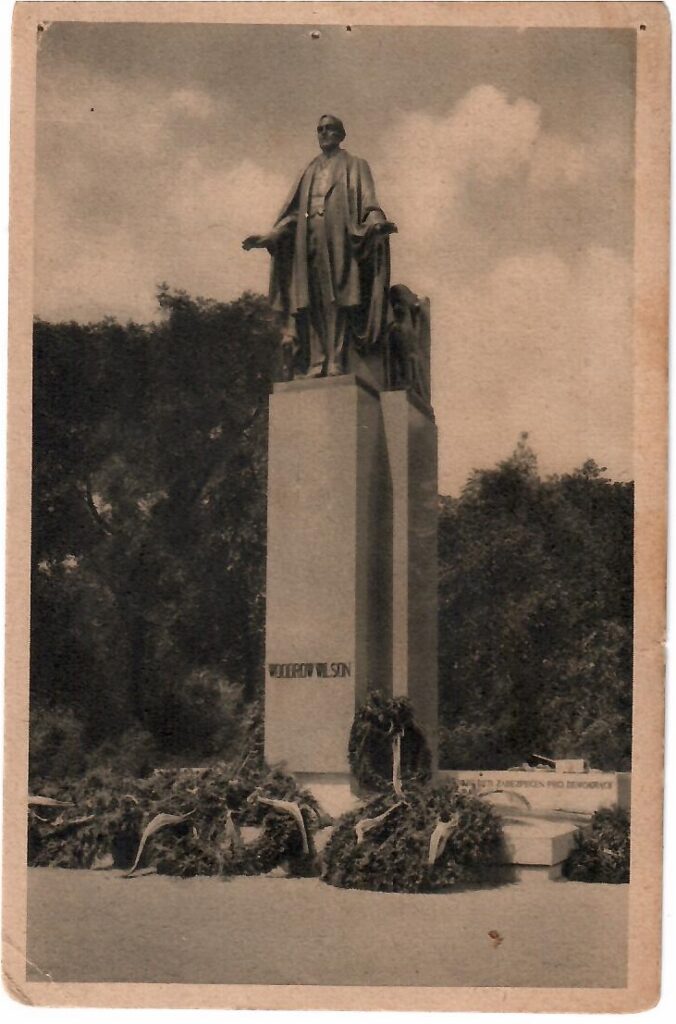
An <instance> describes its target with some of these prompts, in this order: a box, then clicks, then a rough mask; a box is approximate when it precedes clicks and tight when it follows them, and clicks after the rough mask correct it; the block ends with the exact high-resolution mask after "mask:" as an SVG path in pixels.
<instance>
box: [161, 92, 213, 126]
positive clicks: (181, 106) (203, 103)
mask: <svg viewBox="0 0 676 1024" xmlns="http://www.w3.org/2000/svg"><path fill="white" fill-rule="evenodd" d="M168 107H169V109H170V110H177V111H179V112H180V113H181V114H188V115H189V116H190V117H197V118H200V119H203V118H206V117H209V116H210V115H211V114H213V113H214V110H215V109H216V104H215V103H214V101H213V100H212V99H211V97H210V96H209V94H208V93H206V92H204V90H202V89H174V91H173V92H171V93H170V94H169V101H168Z"/></svg>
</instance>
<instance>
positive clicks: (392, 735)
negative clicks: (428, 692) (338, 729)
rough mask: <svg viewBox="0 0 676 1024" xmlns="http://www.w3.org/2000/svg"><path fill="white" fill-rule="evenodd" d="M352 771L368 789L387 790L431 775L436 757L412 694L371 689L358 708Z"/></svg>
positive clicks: (352, 742) (350, 748)
mask: <svg viewBox="0 0 676 1024" xmlns="http://www.w3.org/2000/svg"><path fill="white" fill-rule="evenodd" d="M348 758H349V761H350V768H351V770H352V774H353V775H354V777H355V779H356V780H357V782H358V784H359V785H360V786H361V787H362V788H363V789H365V790H370V791H372V792H376V793H378V792H383V791H384V790H387V789H389V788H390V787H392V786H394V790H395V795H396V794H397V791H399V793H400V787H401V785H402V784H403V785H408V786H411V785H417V784H421V783H425V782H428V781H429V779H430V778H431V765H432V758H431V754H430V749H429V747H428V745H427V741H426V740H425V737H424V735H423V733H422V730H421V729H420V728H419V726H418V725H417V724H416V721H415V718H414V715H413V707H412V705H411V702H410V700H409V699H408V697H389V698H388V697H385V696H384V695H383V694H382V693H380V692H379V691H378V690H374V691H373V692H371V693H370V694H369V695H368V697H367V699H366V701H365V702H364V703H363V704H362V706H361V707H360V708H359V709H358V710H357V713H356V714H355V717H354V722H353V724H352V729H351V731H350V739H349V743H348Z"/></svg>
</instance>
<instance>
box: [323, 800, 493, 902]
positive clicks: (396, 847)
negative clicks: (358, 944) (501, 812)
mask: <svg viewBox="0 0 676 1024" xmlns="http://www.w3.org/2000/svg"><path fill="white" fill-rule="evenodd" d="M388 812H389V813H388ZM365 819H367V823H368V819H380V820H379V822H378V823H377V824H375V825H374V827H372V828H371V829H369V830H368V831H365V832H364V834H363V839H362V841H361V842H359V841H358V836H357V830H356V829H357V826H359V825H360V823H361V824H362V827H363V825H364V821H365ZM440 823H442V825H443V824H449V825H450V828H449V829H448V835H447V839H446V842H445V847H444V848H443V851H442V852H440V854H439V856H438V859H437V860H436V863H434V864H433V865H430V864H429V863H428V860H429V853H430V842H431V839H432V835H433V833H434V831H435V829H436V828H437V826H438V825H439V824H440ZM501 838H502V826H501V823H500V819H499V817H498V816H497V814H496V813H495V812H494V811H493V809H492V808H491V807H490V806H489V805H488V804H486V803H485V802H484V801H482V800H480V799H478V798H476V797H473V796H471V795H469V794H467V793H463V792H461V791H459V789H458V787H457V785H455V784H449V785H446V786H439V787H434V788H430V787H420V788H417V789H411V790H409V791H407V793H406V799H405V801H401V800H398V799H397V797H396V796H395V795H394V794H392V793H389V794H386V795H383V796H379V797H377V798H376V799H375V800H373V801H371V803H369V804H368V805H367V806H366V807H365V808H363V809H360V810H358V811H353V812H350V813H349V814H347V815H344V816H343V817H342V818H341V819H340V821H339V822H338V825H337V827H336V831H335V832H334V834H333V836H332V837H331V839H330V840H329V843H328V845H327V847H326V850H325V852H324V866H323V874H322V877H323V878H324V880H325V881H326V882H329V884H331V885H337V886H341V887H344V888H352V889H373V890H378V891H383V892H421V891H432V890H439V889H445V888H447V887H449V886H452V885H455V884H457V883H459V882H480V881H485V880H486V878H487V877H488V874H489V872H490V865H492V864H494V863H495V862H496V860H497V859H498V854H499V851H500V844H501Z"/></svg>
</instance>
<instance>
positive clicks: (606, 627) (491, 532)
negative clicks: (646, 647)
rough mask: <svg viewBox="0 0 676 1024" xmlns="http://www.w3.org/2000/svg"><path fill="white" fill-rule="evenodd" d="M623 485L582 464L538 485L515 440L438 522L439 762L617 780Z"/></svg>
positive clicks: (623, 646) (622, 694) (627, 608)
mask: <svg viewBox="0 0 676 1024" xmlns="http://www.w3.org/2000/svg"><path fill="white" fill-rule="evenodd" d="M632 538H633V488H632V485H631V484H628V483H613V482H611V481H610V480H608V479H606V478H605V477H604V476H603V475H602V471H601V470H600V469H599V468H598V467H597V466H596V465H595V464H594V463H593V462H588V463H586V464H585V465H584V466H583V467H582V468H581V469H580V470H578V471H577V472H575V473H572V474H569V475H565V476H560V477H551V478H549V479H546V480H543V479H541V478H540V476H539V475H538V472H537V465H536V461H535V456H534V454H533V452H532V451H531V450H530V449H529V448H528V446H527V443H526V438H525V436H524V437H522V439H521V441H520V443H519V445H518V446H517V449H516V451H515V452H514V454H513V456H512V457H511V458H510V459H508V460H506V461H505V462H503V463H501V464H500V465H499V466H497V467H496V468H495V469H493V470H484V471H482V472H477V473H475V474H474V475H473V476H472V477H471V478H470V480H469V482H468V483H467V485H466V487H465V489H464V491H463V493H462V494H461V496H460V497H459V498H457V499H451V498H444V499H442V507H441V517H440V523H439V547H440V585H439V602H440V605H439V621H440V631H439V675H440V684H439V696H440V702H441V707H440V717H441V722H442V723H443V725H444V727H445V728H444V731H443V732H442V737H441V739H442V746H441V754H440V760H441V763H442V764H443V765H444V766H445V767H448V768H486V767H491V768H508V767H512V766H513V765H515V764H519V763H521V762H522V761H524V760H525V759H526V758H527V757H528V756H529V755H530V754H532V753H539V754H545V755H547V756H550V757H584V758H586V759H587V760H588V761H589V762H590V763H591V765H592V766H593V767H595V768H604V769H608V770H627V769H629V768H630V757H631V693H632V689H631V687H632V587H633V579H632V571H633V548H632Z"/></svg>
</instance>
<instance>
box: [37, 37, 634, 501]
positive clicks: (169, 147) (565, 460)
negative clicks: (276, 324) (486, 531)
mask: <svg viewBox="0 0 676 1024" xmlns="http://www.w3.org/2000/svg"><path fill="white" fill-rule="evenodd" d="M317 31H319V38H313V35H312V33H313V32H315V33H316V32H317ZM634 70H635V62H634V35H633V33H632V32H629V31H624V30H606V29H545V30H525V31H523V30H517V29H483V28H460V27H455V28H453V27H449V28H440V27H438V26H437V27H434V28H431V27H396V28H395V27H383V26H373V27H364V26H352V27H351V29H350V30H349V31H348V29H347V26H337V25H336V26H328V27H322V26H315V25H308V26H268V25H214V24H210V25H197V24H193V25H190V24H186V25H158V24H155V25H150V24H149V25H138V24H137V25H124V24H87V23H53V24H52V25H51V26H50V27H49V29H48V31H47V32H44V33H42V38H41V43H40V51H39V55H38V79H37V85H38V92H37V111H36V113H37V131H36V161H37V184H36V206H35V225H36V232H35V312H36V314H37V315H39V316H41V317H44V318H46V319H53V320H54V319H71V318H73V319H79V320H97V319H101V318H102V317H104V316H116V317H117V318H118V319H120V320H126V319H128V318H133V319H135V320H140V321H143V322H146V321H149V320H152V319H158V318H159V315H160V314H159V311H158V310H157V306H156V300H155V294H156V288H157V285H158V284H159V283H160V282H168V283H169V285H171V286H172V287H175V288H182V289H185V290H186V291H188V292H190V293H191V294H194V295H202V296H208V297H210V298H214V299H217V300H220V301H227V300H229V299H233V298H236V297H237V296H238V295H240V294H241V293H242V291H244V290H245V289H250V290H253V291H258V292H266V290H267V280H268V262H269V261H268V257H267V254H266V253H265V252H264V251H263V252H261V251H254V252H249V253H244V252H243V251H242V249H241V247H240V243H241V240H242V239H243V238H244V237H245V236H246V235H248V234H251V233H257V232H262V231H265V230H267V229H268V228H269V227H270V226H271V224H272V222H273V220H274V218H275V216H276V214H277V212H278V210H279V208H280V207H281V205H282V202H283V200H284V199H285V197H286V195H287V193H288V191H289V188H290V186H291V184H292V183H293V180H294V178H295V176H296V175H297V174H298V172H299V171H300V170H302V168H303V167H304V166H306V164H307V163H308V162H309V160H310V159H311V158H312V157H313V156H314V155H315V152H316V151H317V149H316V134H315V126H316V122H317V119H318V117H319V116H320V115H321V114H323V113H334V114H337V115H338V116H339V117H341V118H342V119H343V121H344V122H345V126H346V129H347V138H346V140H345V143H344V146H345V148H346V149H348V150H349V151H350V152H352V153H354V154H356V155H358V156H361V157H364V158H365V159H366V160H367V161H368V162H369V164H370V166H371V169H372V171H373V174H374V178H375V182H376V188H377V191H378V197H379V200H380V203H381V205H382V206H383V208H384V210H385V212H386V214H387V216H388V217H389V218H390V219H392V220H394V221H395V222H396V223H397V225H398V227H399V233H398V234H397V235H395V236H393V238H392V245H391V249H392V280H393V283H394V282H402V283H405V284H407V285H408V286H409V287H410V288H412V289H413V290H414V291H416V292H417V293H418V294H420V295H425V296H428V297H429V298H430V300H431V309H432V397H433V404H434V407H435V412H436V416H437V422H438V426H439V486H440V490H441V492H442V493H451V494H458V493H459V491H460V490H461V488H462V486H463V484H464V483H465V481H466V479H467V477H468V475H469V473H470V472H471V471H472V470H473V469H475V468H486V467H489V466H492V465H494V464H495V463H496V462H497V461H499V460H501V459H504V458H506V457H508V456H509V454H510V453H511V451H512V449H513V448H514V446H515V444H516V441H517V439H518V437H519V435H520V433H521V432H523V431H526V432H528V434H529V440H530V443H531V445H532V447H533V448H534V450H535V452H536V454H537V455H538V459H539V465H540V470H541V472H542V473H543V474H550V473H564V472H570V471H571V470H573V469H574V468H576V467H578V466H580V465H581V464H582V463H583V462H584V461H585V460H586V459H588V458H594V459H595V460H596V461H597V462H598V463H599V464H600V465H602V466H604V467H607V470H608V475H610V476H611V477H613V478H615V479H630V478H631V477H632V453H631V437H632V331H631V316H632V287H633V285H632V252H633V117H634Z"/></svg>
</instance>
